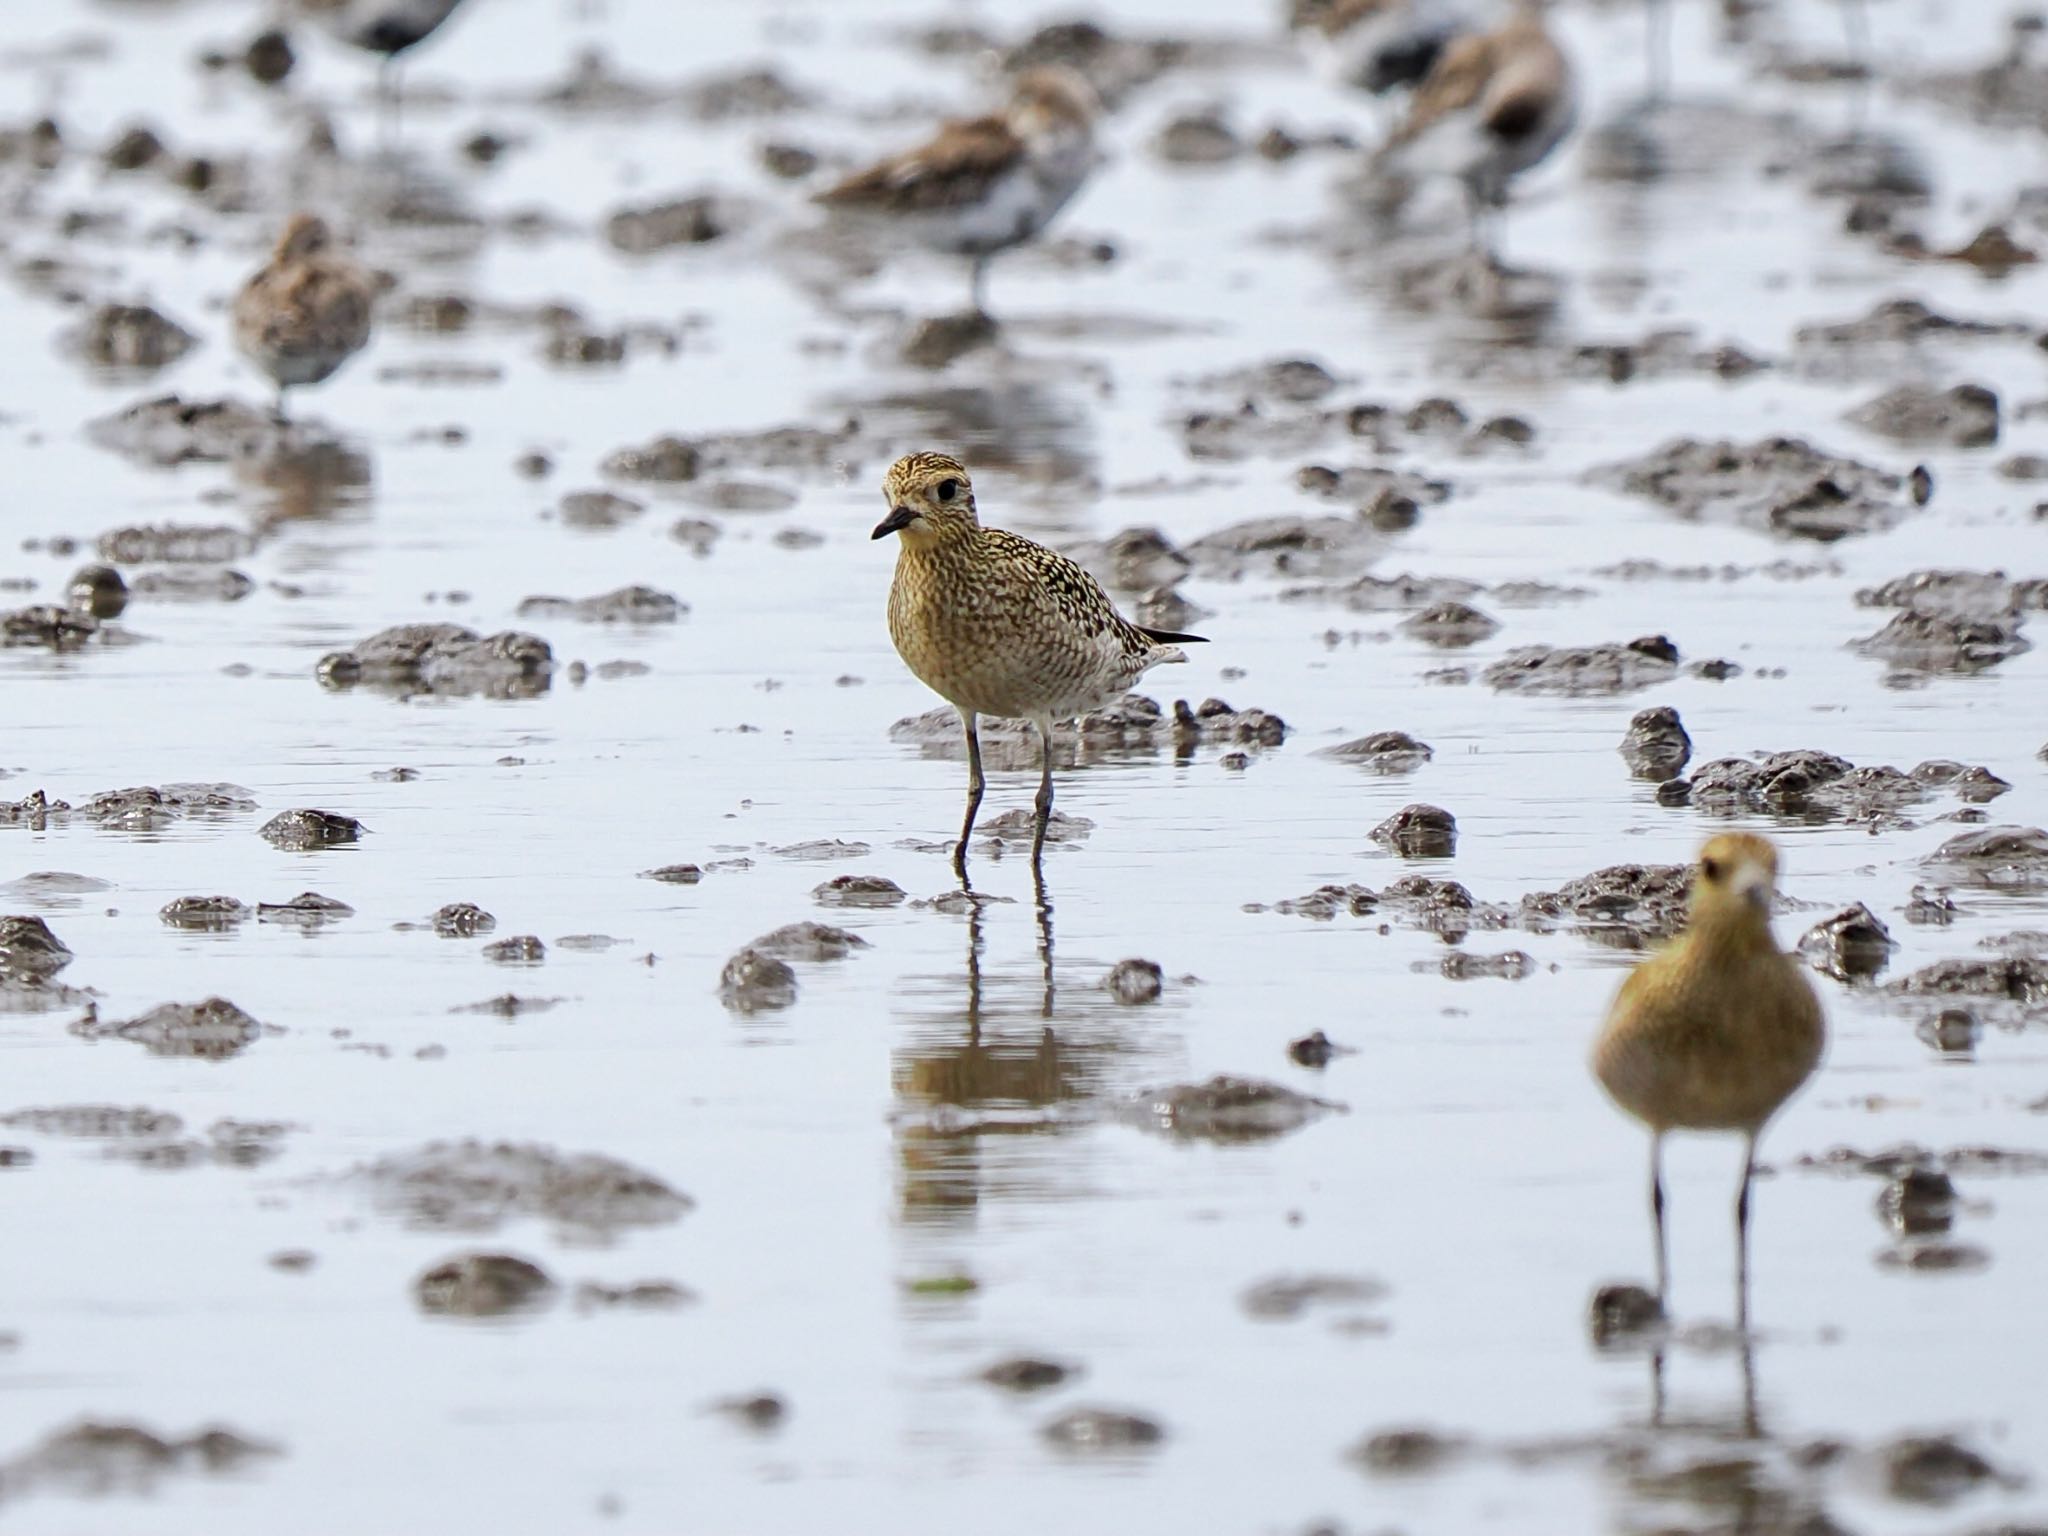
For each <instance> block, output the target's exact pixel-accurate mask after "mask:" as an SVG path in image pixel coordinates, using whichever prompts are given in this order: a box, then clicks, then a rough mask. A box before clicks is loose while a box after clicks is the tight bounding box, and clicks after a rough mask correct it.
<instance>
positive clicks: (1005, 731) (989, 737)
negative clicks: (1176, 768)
mask: <svg viewBox="0 0 2048 1536" xmlns="http://www.w3.org/2000/svg"><path fill="white" fill-rule="evenodd" d="M1179 713H1180V712H1179V710H1178V709H1177V710H1176V711H1175V712H1174V714H1172V715H1169V714H1168V713H1167V712H1166V711H1165V710H1164V709H1162V708H1161V707H1160V704H1159V701H1158V700H1157V699H1151V698H1147V697H1146V696H1145V695H1144V694H1142V693H1127V694H1125V695H1124V697H1123V699H1122V700H1121V701H1120V702H1118V703H1116V704H1112V705H1110V706H1108V707H1107V708H1104V709H1098V710H1092V711H1090V712H1089V713H1088V714H1086V715H1083V716H1082V717H1081V718H1080V719H1079V720H1078V721H1068V720H1062V721H1060V722H1059V723H1058V724H1057V725H1055V726H1054V727H1053V734H1052V740H1053V752H1054V754H1055V758H1056V760H1057V759H1064V758H1066V757H1068V756H1071V757H1072V759H1073V760H1074V761H1077V762H1089V761H1093V760H1095V759H1098V758H1103V757H1110V756H1114V755H1116V754H1118V753H1123V752H1153V751H1158V750H1160V749H1161V748H1162V747H1165V746H1168V745H1172V746H1174V747H1175V748H1176V749H1178V748H1179V747H1180V745H1181V744H1182V743H1183V742H1184V743H1185V744H1186V745H1187V747H1188V748H1189V749H1190V750H1192V749H1193V748H1194V747H1195V746H1197V745H1199V744H1200V743H1202V742H1203V741H1204V740H1205V739H1206V736H1207V733H1208V732H1209V731H1210V730H1212V729H1213V730H1215V731H1217V732H1218V733H1219V734H1226V735H1227V734H1229V733H1233V732H1235V731H1236V730H1237V729H1238V728H1239V727H1240V725H1242V726H1243V727H1244V728H1245V729H1246V730H1248V731H1250V732H1252V733H1253V734H1254V735H1258V734H1264V735H1266V736H1271V735H1274V734H1276V732H1275V730H1274V723H1275V722H1277V723H1278V727H1279V728H1278V732H1277V734H1278V735H1280V736H1281V737H1282V738H1283V739H1284V737H1285V735H1286V724H1285V722H1282V721H1279V717H1278V716H1276V715H1268V714H1266V713H1265V712H1264V711H1263V710H1257V711H1253V710H1246V711H1244V712H1243V714H1242V715H1241V716H1240V715H1239V714H1238V713H1237V712H1235V711H1232V710H1231V709H1230V707H1229V706H1228V705H1223V706H1222V710H1221V712H1220V713H1218V714H1213V715H1211V716H1209V717H1207V718H1206V719H1205V718H1204V717H1202V716H1200V715H1198V714H1197V713H1195V712H1194V711H1192V710H1190V711H1188V714H1187V719H1186V723H1185V724H1182V723H1181V721H1180V719H1179ZM980 733H981V753H982V760H983V762H984V764H985V765H986V766H988V767H990V768H995V769H1002V770H1010V769H1025V768H1028V769H1032V770H1036V769H1037V767H1038V750H1039V749H1038V731H1037V728H1036V727H1034V726H1033V725H1031V724H1030V723H1029V722H1028V721H1024V720H998V719H993V718H991V719H985V720H983V721H982V722H981V726H980ZM889 739H890V740H891V741H894V742H901V743H905V744H909V745H913V746H916V747H918V748H920V749H921V750H922V751H923V752H924V753H925V754H926V755H927V756H932V757H947V758H955V759H958V758H964V757H965V756H966V752H967V749H966V745H965V743H964V742H963V741H962V739H961V734H960V717H959V715H957V714H956V713H954V711H953V710H952V709H951V708H950V707H941V708H938V709H932V710H927V711H926V712H925V713H924V714H921V715H911V716H908V717H907V718H905V719H902V720H898V721H897V722H896V723H895V724H894V725H892V726H890V727H889Z"/></svg>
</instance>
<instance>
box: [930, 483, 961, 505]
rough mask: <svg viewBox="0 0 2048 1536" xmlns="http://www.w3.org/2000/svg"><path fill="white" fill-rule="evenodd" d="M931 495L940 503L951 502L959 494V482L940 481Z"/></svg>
mask: <svg viewBox="0 0 2048 1536" xmlns="http://www.w3.org/2000/svg"><path fill="white" fill-rule="evenodd" d="M932 494H933V495H935V496H937V497H938V498H939V500H941V501H951V500H952V499H953V498H954V497H955V496H957V495H959V494H960V482H959V481H958V480H941V481H940V482H939V483H938V485H937V486H936V487H934V489H933V492H932Z"/></svg>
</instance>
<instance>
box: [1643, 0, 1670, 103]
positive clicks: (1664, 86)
mask: <svg viewBox="0 0 2048 1536" xmlns="http://www.w3.org/2000/svg"><path fill="white" fill-rule="evenodd" d="M1671 6H1672V0H1643V47H1644V49H1645V50H1646V51H1647V58H1646V63H1647V65H1648V79H1649V93H1650V100H1651V101H1652V102H1653V103H1660V104H1661V103H1662V102H1663V101H1664V99H1665V98H1666V97H1667V96H1669V95H1670V94H1671Z"/></svg>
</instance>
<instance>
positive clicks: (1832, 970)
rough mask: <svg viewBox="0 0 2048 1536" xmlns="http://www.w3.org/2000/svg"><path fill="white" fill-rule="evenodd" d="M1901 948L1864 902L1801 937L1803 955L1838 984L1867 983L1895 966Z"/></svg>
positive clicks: (1808, 930) (1848, 907)
mask: <svg viewBox="0 0 2048 1536" xmlns="http://www.w3.org/2000/svg"><path fill="white" fill-rule="evenodd" d="M1898 947H1899V946H1898V944H1897V942H1896V941H1895V940H1894V939H1893V938H1892V935H1891V930H1890V929H1888V928H1886V927H1885V925H1884V922H1883V920H1882V919H1880V918H1879V917H1878V915H1877V914H1876V913H1875V912H1873V911H1871V910H1870V908H1868V907H1866V906H1865V905H1864V904H1863V903H1862V902H1860V901H1859V902H1857V903H1855V904H1854V905H1853V906H1847V907H1844V908H1842V909H1841V910H1840V911H1839V912H1836V913H1834V914H1833V915H1832V916H1830V917H1824V918H1822V919H1821V920H1820V921H1819V922H1817V923H1815V924H1814V925H1813V926H1812V927H1811V928H1809V929H1807V930H1806V932H1805V933H1803V934H1801V935H1800V937H1799V945H1798V948H1799V953H1800V954H1801V955H1802V956H1804V957H1805V959H1806V962H1807V963H1808V964H1809V965H1811V966H1813V967H1814V968H1815V969H1816V970H1820V971H1825V972H1826V973H1827V974H1828V975H1830V976H1832V977H1834V978H1835V980H1837V981H1866V980H1868V979H1869V978H1870V977H1873V976H1875V975H1877V974H1878V973H1879V972H1880V971H1882V970H1883V969H1884V968H1885V967H1886V966H1887V965H1889V964H1890V963H1891V954H1892V951H1893V950H1895V949H1897V948H1898Z"/></svg>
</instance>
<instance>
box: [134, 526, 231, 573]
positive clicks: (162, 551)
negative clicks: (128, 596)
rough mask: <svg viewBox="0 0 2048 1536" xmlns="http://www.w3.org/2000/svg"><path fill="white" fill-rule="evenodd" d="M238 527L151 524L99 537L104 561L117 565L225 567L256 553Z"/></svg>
mask: <svg viewBox="0 0 2048 1536" xmlns="http://www.w3.org/2000/svg"><path fill="white" fill-rule="evenodd" d="M255 547H256V541H255V540H254V539H252V538H251V537H250V536H249V535H248V534H246V533H244V532H243V531H242V530H241V529H239V528H231V527H228V526H227V525H225V524H212V523H150V524H141V525H138V526H135V527H128V528H114V529H110V530H108V531H107V532H106V533H103V534H101V535H100V536H99V540H98V542H97V545H96V548H97V549H98V551H99V556H100V558H101V559H102V560H107V561H111V562H112V563H113V564H115V565H225V564H226V563H227V562H228V561H230V560H240V559H242V558H244V557H245V556H247V555H249V554H250V553H251V552H253V551H254V549H255Z"/></svg>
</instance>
